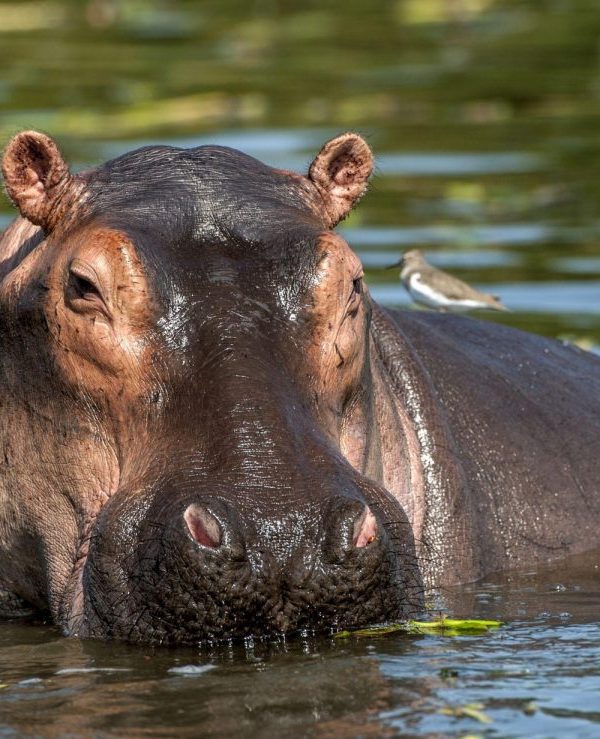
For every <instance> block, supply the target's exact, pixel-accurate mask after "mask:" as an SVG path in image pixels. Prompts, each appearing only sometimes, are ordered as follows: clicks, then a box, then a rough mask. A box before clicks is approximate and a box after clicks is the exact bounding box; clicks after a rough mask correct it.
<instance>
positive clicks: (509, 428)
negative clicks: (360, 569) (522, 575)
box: [374, 311, 600, 580]
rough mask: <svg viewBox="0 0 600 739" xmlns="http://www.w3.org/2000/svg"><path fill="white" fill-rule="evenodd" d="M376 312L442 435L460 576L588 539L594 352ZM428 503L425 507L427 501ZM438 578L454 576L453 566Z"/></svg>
mask: <svg viewBox="0 0 600 739" xmlns="http://www.w3.org/2000/svg"><path fill="white" fill-rule="evenodd" d="M386 313H387V316H389V317H391V319H392V320H393V322H394V324H395V326H396V327H397V328H398V330H399V332H400V336H401V337H402V339H401V340H402V341H403V343H404V342H405V343H407V344H408V345H410V346H411V348H412V350H413V351H414V352H415V354H416V356H417V357H418V359H419V362H420V364H421V366H422V371H423V372H424V374H425V381H426V382H427V384H428V385H429V387H430V389H431V392H432V393H433V395H434V401H433V402H434V403H435V404H436V406H437V407H438V409H439V412H440V415H441V417H442V419H443V425H444V426H445V427H446V428H445V431H446V432H447V434H448V437H449V438H450V440H451V443H450V446H451V447H452V449H451V451H450V452H449V453H450V454H451V456H452V458H453V462H454V463H455V464H456V463H458V466H459V468H460V476H461V485H460V490H461V495H462V496H463V500H461V501H460V510H461V515H462V517H463V518H464V517H466V518H468V520H467V521H466V522H465V521H463V524H464V531H466V532H468V533H467V535H466V536H467V538H469V539H470V541H469V542H457V543H456V544H455V546H468V547H470V548H471V549H472V558H473V562H474V569H473V571H472V573H470V574H471V575H472V574H475V575H483V574H485V573H486V572H490V571H492V570H497V569H500V568H504V567H512V566H517V565H519V564H522V563H525V562H532V561H540V560H545V559H551V558H555V557H559V556H562V555H563V554H566V553H570V552H576V551H583V550H585V549H588V548H590V547H591V546H594V545H595V544H596V543H597V541H598V527H599V525H600V495H598V480H600V359H599V358H598V357H596V356H595V355H593V354H591V353H589V352H585V351H583V350H581V349H579V348H577V347H574V346H572V345H569V344H566V343H562V342H559V341H554V340H549V339H545V338H542V337H540V336H536V335H533V334H529V333H524V332H522V331H518V330H515V329H512V328H508V327H505V326H501V325H498V324H494V323H491V322H483V321H479V320H474V319H472V318H463V317H458V316H454V315H449V314H433V313H426V312H416V311H412V312H406V311H403V312H391V311H390V312H389V313H388V312H386ZM378 323H379V322H378V321H377V319H376V320H375V323H374V334H375V339H376V341H377V332H378ZM428 504H429V507H430V508H431V510H435V507H436V506H435V501H432V500H429V501H428ZM429 527H430V529H431V528H433V529H435V527H436V521H435V520H430V521H429ZM446 576H448V577H449V578H450V579H453V580H461V579H464V577H463V576H462V575H461V573H460V572H457V573H446Z"/></svg>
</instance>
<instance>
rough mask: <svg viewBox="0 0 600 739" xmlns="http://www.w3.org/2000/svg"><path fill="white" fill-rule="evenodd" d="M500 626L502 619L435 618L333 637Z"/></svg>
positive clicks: (451, 632) (465, 631) (471, 632)
mask: <svg viewBox="0 0 600 739" xmlns="http://www.w3.org/2000/svg"><path fill="white" fill-rule="evenodd" d="M500 626H502V621H491V620H483V619H477V618H445V617H442V618H437V619H434V620H432V621H414V620H410V621H406V622H404V623H394V624H385V625H383V626H373V627H370V628H366V629H356V630H353V631H340V632H339V633H337V634H335V636H334V638H335V639H348V638H349V637H351V636H353V637H357V638H359V639H360V638H364V637H378V636H387V635H388V634H396V633H398V632H403V633H405V634H440V635H441V636H476V635H478V634H487V633H488V632H489V631H492V630H493V629H498V628H499V627H500Z"/></svg>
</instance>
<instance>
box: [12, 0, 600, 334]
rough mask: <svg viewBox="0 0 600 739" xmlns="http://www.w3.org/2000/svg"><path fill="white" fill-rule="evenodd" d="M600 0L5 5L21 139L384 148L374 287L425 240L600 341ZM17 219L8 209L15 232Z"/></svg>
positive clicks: (471, 274) (75, 157)
mask: <svg viewBox="0 0 600 739" xmlns="http://www.w3.org/2000/svg"><path fill="white" fill-rule="evenodd" d="M599 42H600V4H599V3H598V0H393V1H389V0H368V1H367V0H345V1H344V2H327V1H326V0H325V1H322V0H321V1H320V2H312V1H311V0H302V2H284V1H281V2H276V1H274V0H255V1H252V0H247V1H246V2H239V0H219V1H218V2H217V1H216V0H208V1H207V2H193V1H192V0H179V1H177V0H144V1H143V2H142V0H120V1H119V2H117V1H116V0H89V1H88V2H84V1H77V0H62V1H61V0H54V1H52V0H50V1H48V2H45V1H43V0H33V1H32V2H29V1H26V2H14V1H13V2H2V0H0V66H1V75H0V143H1V144H4V143H5V142H6V141H7V140H8V138H9V137H10V136H11V135H12V134H13V133H15V132H16V131H18V130H20V129H23V128H39V129H42V130H44V131H46V132H47V133H49V134H51V135H52V136H54V137H55V138H56V139H57V140H58V141H59V143H60V145H61V148H62V149H63V151H64V152H65V154H66V155H67V156H68V158H69V159H70V160H71V162H73V165H74V166H75V167H83V166H89V165H90V164H93V163H95V162H99V161H101V160H103V159H106V158H110V157H112V156H114V155H116V154H118V153H121V152H122V151H125V150H126V149H129V148H132V147H135V146H138V145H140V144H142V143H149V142H155V141H161V142H168V143H173V144H176V145H184V146H187V145H196V144H200V143H205V142H223V143H227V144H229V145H232V146H235V147H237V148H241V149H243V150H245V151H247V152H249V153H250V154H253V155H255V156H258V157H259V158H261V159H263V160H265V161H267V162H268V163H271V164H274V165H277V166H286V167H291V168H299V169H300V170H304V169H305V168H306V167H307V165H308V164H309V163H310V161H311V159H312V157H313V156H314V153H315V152H316V151H317V150H318V148H319V147H320V145H321V144H322V143H323V141H324V140H325V139H326V138H327V137H329V136H331V135H334V134H335V133H338V132H339V131H342V130H345V129H354V130H357V131H360V132H361V133H363V134H364V135H365V136H366V137H367V139H368V140H369V142H370V144H371V145H372V147H373V149H374V151H375V154H376V159H377V172H376V176H375V178H374V181H373V185H372V187H371V191H370V194H369V195H368V196H367V198H365V199H364V200H363V201H362V202H361V205H360V207H359V208H358V209H357V210H356V211H355V213H353V214H352V216H351V218H350V219H349V220H348V221H347V222H346V223H345V224H344V226H343V229H342V230H343V232H344V234H345V235H346V236H347V238H348V240H349V241H350V243H351V244H352V246H353V247H354V248H355V249H356V250H357V251H358V253H359V254H360V255H361V257H362V259H363V262H364V264H365V266H366V267H367V274H368V281H369V284H370V286H371V289H372V292H373V294H374V295H375V296H376V297H377V298H378V299H380V300H382V301H383V302H386V303H388V304H395V305H406V304H407V303H408V298H407V296H406V294H405V293H404V291H403V290H402V288H401V287H400V286H399V284H398V281H397V279H396V276H395V274H394V273H390V272H386V271H384V270H382V269H381V267H383V266H385V265H386V264H389V263H390V262H392V261H394V260H395V259H397V257H398V254H399V253H400V252H401V251H402V250H404V249H407V248H410V247H414V246H418V247H421V248H422V249H424V250H425V251H426V252H427V254H428V256H429V257H430V259H431V261H432V262H434V263H435V264H437V265H439V266H442V267H444V268H448V269H450V270H451V271H453V272H454V273H455V274H457V275H458V276H460V277H462V278H463V279H467V280H469V281H472V282H473V283H475V284H476V285H478V286H481V287H484V288H485V289H487V290H490V291H492V292H495V293H498V294H500V295H501V296H502V298H503V299H504V301H505V303H506V304H507V305H508V306H509V307H510V308H511V309H512V312H511V313H510V314H506V315H502V316H499V317H496V316H490V318H491V319H492V320H501V321H503V322H505V323H509V324H511V325H514V326H518V327H521V328H527V329H531V330H536V331H539V332H542V333H545V334H547V335H550V336H559V337H567V338H570V339H573V340H577V341H578V342H580V343H583V344H584V345H586V346H591V347H592V348H594V347H595V346H596V345H597V344H600V219H599V217H598V214H599V210H600V202H599V201H600V188H599V186H598V181H597V180H598V176H597V173H598V169H599V168H598V156H599V153H600V138H599V135H598V131H599V126H598V119H599V118H600V43H599ZM10 217H11V208H10V206H9V204H8V202H7V201H6V199H3V200H2V201H1V202H0V226H2V225H5V224H6V223H7V222H8V221H9V219H10Z"/></svg>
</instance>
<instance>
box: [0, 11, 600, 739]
mask: <svg viewBox="0 0 600 739" xmlns="http://www.w3.org/2000/svg"><path fill="white" fill-rule="evenodd" d="M599 37H600V12H599V11H598V8H597V7H596V5H595V4H594V3H593V2H590V1H589V0H571V2H564V1H563V0H546V1H545V2H543V3H542V2H539V0H477V1H476V2H473V1H471V0H453V1H452V2H450V1H446V0H372V1H371V2H368V3H365V2H363V0H346V2H345V3H344V7H343V12H342V11H341V10H340V7H338V6H336V5H335V4H333V5H332V4H323V3H318V2H313V1H312V0H307V2H304V3H291V2H278V3H275V2H272V1H271V0H264V1H261V2H256V3H241V2H239V0H218V2H217V0H206V1H205V2H202V3H197V2H193V1H192V0H168V1H166V0H148V1H147V2H144V3H141V2H139V0H120V1H119V2H116V0H85V1H83V2H82V1H81V0H53V2H44V1H41V2H38V1H37V0H36V1H35V2H33V1H26V2H16V0H9V1H5V0H0V66H1V68H2V74H1V75H0V144H3V143H4V142H5V141H6V139H7V138H8V136H10V135H11V134H12V133H14V132H15V131H17V130H19V129H22V128H41V129H43V130H46V131H47V132H48V133H50V134H52V135H54V136H56V137H57V138H58V139H59V141H60V143H61V146H62V148H63V149H64V151H65V154H66V155H67V156H68V158H69V160H70V161H71V162H73V165H74V168H75V169H81V168H83V167H87V166H89V165H90V164H94V163H96V162H98V161H101V160H103V159H106V158H110V157H113V156H117V155H118V154H120V153H122V152H123V151H126V150H127V149H130V148H134V147H137V146H141V145H144V144H147V143H156V142H162V143H171V144H174V145H177V146H195V145H200V144H203V143H221V144H223V145H226V146H234V147H237V148H240V149H243V150H245V151H247V152H248V153H250V154H252V155H254V156H257V157H259V158H260V159H263V160H265V161H267V162H269V163H270V164H273V165H274V166H279V167H285V168H291V169H298V170H300V171H305V170H306V167H307V166H308V164H309V162H310V161H311V159H312V157H313V156H314V154H315V152H316V151H317V150H318V148H319V147H320V145H321V144H322V142H324V141H325V140H326V139H327V138H328V137H330V136H332V135H334V134H335V133H337V132H339V131H342V130H346V129H357V130H360V131H361V132H362V133H364V134H365V135H366V136H367V138H368V140H369V141H370V143H371V145H372V146H373V149H374V151H375V153H376V155H377V169H376V175H375V178H374V181H373V185H372V187H371V191H370V193H369V195H368V196H367V197H366V198H365V199H364V200H363V202H361V204H360V206H359V208H358V209H357V210H356V212H355V213H353V214H352V216H351V217H350V218H349V219H348V221H347V222H346V223H345V224H344V228H343V233H344V235H345V236H346V237H347V238H348V240H349V241H350V242H351V244H352V245H353V246H354V247H355V249H356V250H357V251H358V252H359V253H360V255H361V257H362V259H363V262H364V264H365V267H366V269H367V279H368V282H369V285H370V287H371V291H372V294H373V295H374V296H375V297H376V298H378V299H380V300H381V301H382V302H385V303H389V304H393V305H401V306H405V305H407V303H408V300H407V296H406V294H405V293H404V291H403V289H402V288H401V286H400V285H399V282H398V280H397V274H396V273H394V272H390V271H387V270H384V269H383V267H385V266H387V265H389V264H391V263H392V262H394V261H395V260H396V259H397V258H398V256H399V254H400V252H401V251H402V250H404V249H407V248H410V247H419V248H422V249H423V250H424V251H425V252H426V254H427V256H428V258H429V259H430V260H431V261H432V263H433V264H436V265H438V266H440V267H443V268H446V269H450V270H452V272H453V273H455V274H456V275H457V276H459V277H461V278H462V279H466V280H468V281H470V282H472V283H473V284H475V285H476V286H478V287H480V288H482V289H484V290H487V291H490V292H494V293H498V294H500V295H501V296H502V299H503V301H504V302H505V303H506V304H507V305H508V307H509V308H511V312H510V313H506V314H502V315H494V316H491V315H490V316H486V319H487V320H494V321H502V322H503V323H507V324H510V325H513V326H516V327H519V328H523V329H528V330H535V331H539V332H541V333H544V334H546V335H548V336H554V337H556V336H559V337H567V338H569V339H574V340H584V341H585V342H587V344H586V345H588V346H592V347H593V346H594V345H598V344H600V308H599V307H598V306H600V299H599V298H600V238H599V237H600V226H599V224H600V219H599V216H598V213H599V201H600V181H599V178H598V174H597V172H598V161H599V160H600V140H599V139H598V130H600V64H599V51H598V49H599V46H598V39H599ZM0 211H1V212H0V227H2V226H4V225H6V223H7V222H8V220H9V218H10V209H9V206H8V203H6V201H2V202H0ZM597 561H598V557H596V556H592V557H590V558H588V559H585V558H583V559H579V560H577V561H574V562H572V563H571V564H570V565H569V566H566V565H565V566H563V565H561V567H560V569H557V570H556V571H553V570H548V571H547V572H545V573H535V572H532V573H529V574H527V573H521V574H519V575H512V576H511V577H510V578H497V579H494V580H490V581H489V582H486V583H483V584H478V585H476V586H471V587H466V588H460V589H458V590H456V591H452V592H449V593H444V594H442V597H443V598H444V599H445V601H446V606H447V608H448V610H449V611H450V612H453V613H456V614H458V615H461V614H462V615H468V616H480V617H492V618H500V619H503V620H506V621H507V622H508V625H507V626H506V627H504V628H503V629H501V630H500V631H499V632H497V633H495V634H491V635H489V636H485V637H459V638H453V639H446V638H442V637H435V636H423V637H408V636H401V635H398V636H394V637H389V638H387V639H385V640H383V639H381V640H375V639H367V640H360V641H358V640H356V641H354V640H350V641H344V642H340V641H337V640H334V639H330V638H322V637H320V638H316V637H314V636H310V635H306V636H304V637H302V638H297V639H294V640H291V641H287V642H286V641H282V642H278V643H275V644H263V643H247V644H245V645H243V644H242V645H234V646H225V647H219V648H217V647H215V648H214V649H213V650H208V651H206V650H205V651H200V652H196V651H193V650H168V651H166V650H154V649H140V648H135V649H133V648H129V647H127V646H123V645H105V644H96V643H93V642H90V643H82V642H78V641H74V640H65V639H63V638H62V637H60V635H58V634H57V633H56V632H55V631H54V630H52V629H51V628H49V627H45V626H32V625H24V624H19V623H8V624H0V734H2V735H6V736H14V735H18V736H42V735H71V736H81V735H94V736H111V735H114V736H124V735H126V736H142V735H143V736H165V735H166V736H170V735H174V734H177V735H181V736H198V735H204V736H260V737H271V736H272V737H280V736H285V735H294V736H315V737H347V736H363V737H380V736H387V735H389V736H397V735H398V734H399V733H402V734H404V735H411V734H418V735H423V734H426V735H430V736H431V735H434V736H465V735H467V734H471V735H475V736H477V735H496V736H524V735H526V736H530V735H538V736H557V735H563V734H564V735H570V736H575V735H576V736H580V737H584V736H590V737H591V736H598V735H599V734H600V726H599V723H600V711H599V709H598V708H597V696H598V694H599V692H600V679H599V678H598V668H597V665H598V662H599V659H600V636H599V635H600V632H599V630H598V625H599V623H600V622H599V619H598V612H597V603H598V564H597ZM206 665H210V666H212V669H208V670H207V669H197V668H204V667H205V666H206ZM468 703H481V704H482V705H483V706H484V708H483V710H484V712H485V714H486V715H487V716H488V717H489V718H490V719H491V723H490V724H482V723H480V722H478V721H477V720H476V719H472V718H471V719H470V718H464V717H463V718H457V717H453V716H450V715H446V714H443V713H440V710H442V709H445V708H452V709H455V708H456V707H459V706H461V705H464V704H468Z"/></svg>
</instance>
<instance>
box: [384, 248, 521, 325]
mask: <svg viewBox="0 0 600 739" xmlns="http://www.w3.org/2000/svg"><path fill="white" fill-rule="evenodd" d="M393 267H400V280H401V281H402V284H403V285H404V287H405V288H406V289H407V291H408V293H409V294H410V296H411V298H412V299H413V301H414V302H415V303H419V304H420V305H424V306H426V307H428V308H434V309H435V310H438V311H454V312H459V311H470V310H477V309H484V310H508V308H507V307H506V306H504V305H502V303H501V302H500V299H499V298H498V297H497V296H496V295H489V294H488V293H481V292H479V290H475V288H473V287H471V286H470V285H467V283H466V282H463V281H462V280H459V279H458V277H453V276H452V275H449V274H448V273H447V272H443V271H442V270H441V269H437V267H433V266H432V265H431V264H429V263H428V262H427V260H426V259H425V257H424V256H423V253H422V252H421V251H420V250H419V249H411V250H410V251H407V252H405V253H404V254H403V255H402V258H401V259H400V260H399V261H398V262H396V263H395V264H392V265H390V269H391V268H393Z"/></svg>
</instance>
